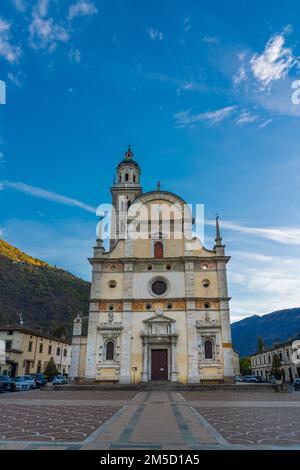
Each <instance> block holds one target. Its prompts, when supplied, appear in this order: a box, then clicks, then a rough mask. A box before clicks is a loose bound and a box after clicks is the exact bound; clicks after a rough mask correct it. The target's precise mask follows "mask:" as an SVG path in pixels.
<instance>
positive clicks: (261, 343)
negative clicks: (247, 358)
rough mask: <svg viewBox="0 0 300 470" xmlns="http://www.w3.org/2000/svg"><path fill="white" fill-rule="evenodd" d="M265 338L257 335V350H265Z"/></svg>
mask: <svg viewBox="0 0 300 470" xmlns="http://www.w3.org/2000/svg"><path fill="white" fill-rule="evenodd" d="M264 346H265V344H264V340H263V338H262V337H261V336H258V337H257V352H259V353H261V352H263V350H264Z"/></svg>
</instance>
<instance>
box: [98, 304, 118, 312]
mask: <svg viewBox="0 0 300 470" xmlns="http://www.w3.org/2000/svg"><path fill="white" fill-rule="evenodd" d="M110 307H113V308H112V310H114V311H116V312H121V311H122V310H123V303H122V302H118V303H112V302H99V310H100V312H106V311H107V310H111V308H110Z"/></svg>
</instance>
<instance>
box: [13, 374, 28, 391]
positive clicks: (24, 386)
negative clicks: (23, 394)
mask: <svg viewBox="0 0 300 470" xmlns="http://www.w3.org/2000/svg"><path fill="white" fill-rule="evenodd" d="M14 382H15V386H16V390H19V391H24V390H30V383H29V382H28V381H26V380H24V378H23V377H22V376H18V377H15V378H14Z"/></svg>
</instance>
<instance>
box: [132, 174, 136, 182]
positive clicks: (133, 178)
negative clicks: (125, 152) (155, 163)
mask: <svg viewBox="0 0 300 470" xmlns="http://www.w3.org/2000/svg"><path fill="white" fill-rule="evenodd" d="M135 179H136V177H135V175H133V177H132V180H133V182H134V183H135Z"/></svg>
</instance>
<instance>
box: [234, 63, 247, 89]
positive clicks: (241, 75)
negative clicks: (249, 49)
mask: <svg viewBox="0 0 300 470" xmlns="http://www.w3.org/2000/svg"><path fill="white" fill-rule="evenodd" d="M247 78H248V77H247V72H246V70H245V68H244V66H243V65H241V66H240V68H239V70H238V72H237V73H236V74H235V75H234V76H233V83H234V84H235V85H240V84H241V83H242V82H244V81H245V80H247Z"/></svg>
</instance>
